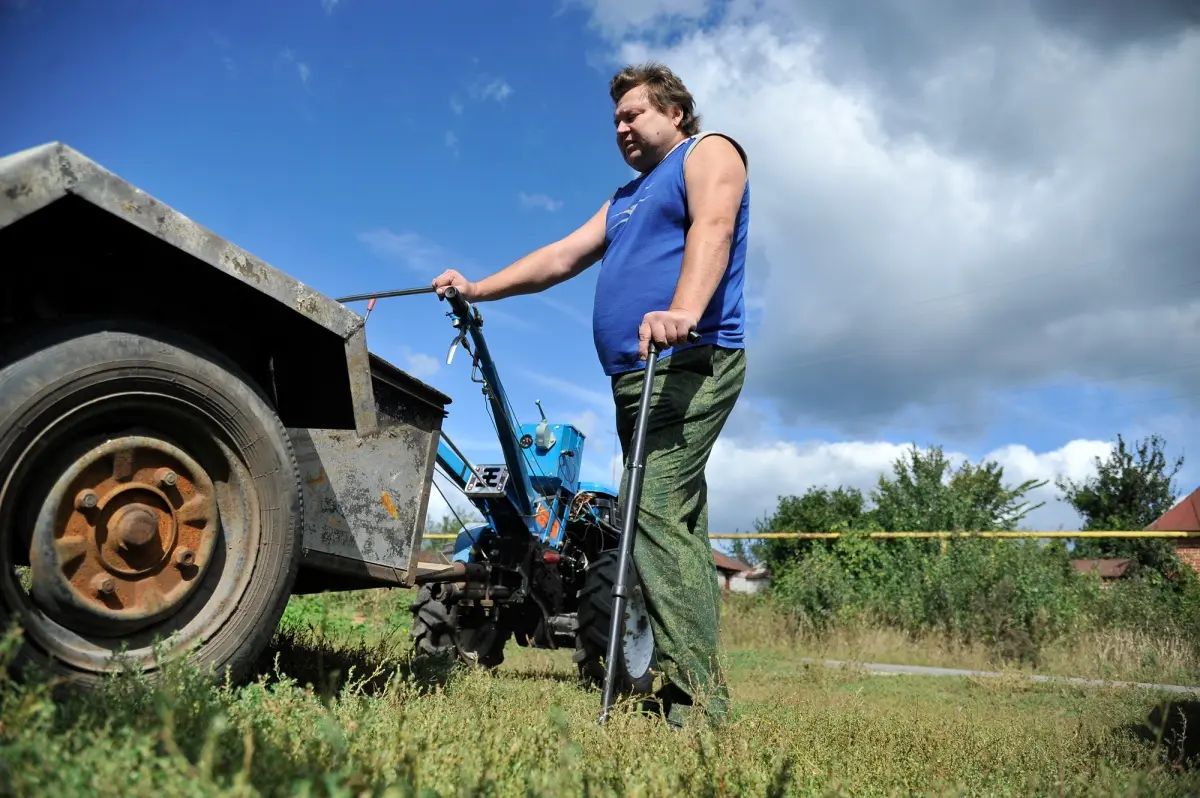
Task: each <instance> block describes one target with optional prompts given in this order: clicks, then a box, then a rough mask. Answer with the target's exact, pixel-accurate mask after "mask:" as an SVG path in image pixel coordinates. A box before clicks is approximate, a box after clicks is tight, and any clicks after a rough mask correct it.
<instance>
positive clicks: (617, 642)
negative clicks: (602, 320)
mask: <svg viewBox="0 0 1200 798" xmlns="http://www.w3.org/2000/svg"><path fill="white" fill-rule="evenodd" d="M657 361H658V347H657V346H655V344H654V341H653V340H651V341H650V356H649V357H647V358H646V370H645V376H644V377H643V381H642V397H641V400H640V401H639V403H638V414H637V423H636V425H635V426H634V431H633V448H632V450H631V451H630V453H629V465H628V466H627V467H626V471H627V472H628V474H629V489H628V490H627V492H626V494H625V495H626V498H625V513H624V515H623V516H622V518H621V541H620V544H619V546H618V547H617V581H616V584H615V585H613V612H612V623H611V625H610V626H609V630H608V657H607V659H606V660H605V663H604V664H605V674H604V707H603V709H602V710H601V712H600V725H602V726H603V725H604V724H605V722H607V721H608V716H609V713H610V711H611V710H612V704H613V693H614V692H615V690H616V682H617V661H618V660H617V657H618V656H619V652H620V649H621V640H622V638H623V637H624V635H623V634H621V632H622V631H623V630H622V627H623V626H624V625H625V603H626V601H627V600H628V598H629V593H628V588H629V585H628V583H627V582H626V579H625V575H626V574H627V573H628V572H629V558H630V555H631V554H632V553H633V538H634V536H635V535H636V534H637V518H638V512H637V511H638V505H639V504H640V502H641V498H642V480H643V478H644V477H645V476H646V429H647V427H648V426H649V422H650V395H651V393H652V392H653V390H654V367H655V365H656V364H657Z"/></svg>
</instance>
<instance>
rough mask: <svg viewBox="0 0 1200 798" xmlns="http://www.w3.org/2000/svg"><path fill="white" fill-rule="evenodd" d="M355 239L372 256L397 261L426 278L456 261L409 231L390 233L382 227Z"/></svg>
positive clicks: (434, 245) (439, 246) (442, 250)
mask: <svg viewBox="0 0 1200 798" xmlns="http://www.w3.org/2000/svg"><path fill="white" fill-rule="evenodd" d="M358 240H359V241H360V242H362V243H363V244H365V245H366V246H367V247H368V248H369V249H370V250H371V252H373V253H374V254H375V255H377V256H379V257H381V258H386V259H389V260H395V261H399V262H400V263H403V264H404V265H405V266H408V267H409V268H411V269H414V270H416V271H419V272H422V273H425V274H428V275H429V278H430V279H433V278H434V277H435V276H437V275H438V274H440V273H441V272H442V271H443V270H444V269H448V268H454V266H452V265H451V263H450V262H451V261H456V260H457V258H454V257H453V256H452V255H451V254H450V253H449V252H447V251H446V249H444V248H443V247H442V246H441V245H440V244H437V243H436V242H433V241H430V240H429V239H427V238H425V237H424V236H421V235H419V234H418V233H413V232H404V233H394V232H392V231H391V230H389V229H387V228H386V227H380V228H376V229H374V230H368V231H367V232H364V233H359V234H358Z"/></svg>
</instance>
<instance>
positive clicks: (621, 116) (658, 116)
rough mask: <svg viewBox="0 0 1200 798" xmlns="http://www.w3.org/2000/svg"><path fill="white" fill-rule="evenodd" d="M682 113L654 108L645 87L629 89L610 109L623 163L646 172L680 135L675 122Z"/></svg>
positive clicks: (675, 109) (660, 158) (676, 109)
mask: <svg viewBox="0 0 1200 798" xmlns="http://www.w3.org/2000/svg"><path fill="white" fill-rule="evenodd" d="M682 118H683V112H682V111H681V110H680V109H678V108H675V107H671V108H669V109H667V113H665V114H664V113H663V112H662V111H659V110H658V109H657V108H655V107H654V104H653V103H651V102H650V98H649V96H648V95H647V93H646V87H645V86H638V87H637V88H634V89H630V90H629V91H628V92H626V93H625V95H624V96H623V97H621V99H620V101H619V102H618V103H617V107H616V109H614V111H613V121H614V122H615V123H616V129H617V147H618V148H620V150H621V157H622V158H624V159H625V163H627V164H629V165H630V166H631V167H633V168H634V169H636V170H637V171H639V172H648V171H650V170H651V169H653V168H654V167H655V165H657V164H658V162H659V161H661V160H662V159H663V157H665V156H666V154H667V153H668V152H669V151H670V149H671V148H672V147H673V146H675V144H676V143H678V142H679V140H680V139H682V138H683V134H682V133H680V132H679V128H678V127H676V125H677V124H678V123H679V120H680V119H682Z"/></svg>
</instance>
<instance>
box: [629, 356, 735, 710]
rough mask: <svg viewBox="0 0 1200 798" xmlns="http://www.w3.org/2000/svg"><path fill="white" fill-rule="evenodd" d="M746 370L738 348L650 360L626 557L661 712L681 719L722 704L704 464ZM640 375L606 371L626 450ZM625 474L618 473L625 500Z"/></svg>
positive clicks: (725, 703) (717, 611)
mask: <svg viewBox="0 0 1200 798" xmlns="http://www.w3.org/2000/svg"><path fill="white" fill-rule="evenodd" d="M745 374H746V353H745V351H744V350H741V349H725V348H720V347H713V346H700V347H694V348H690V349H685V350H683V351H681V352H676V353H673V354H672V355H670V356H669V357H667V358H665V359H663V360H661V361H659V363H658V364H657V366H656V367H655V372H654V383H655V384H654V390H653V393H652V394H651V403H650V418H649V422H648V427H647V433H646V448H645V452H646V471H645V478H644V482H643V487H642V498H641V502H640V505H641V506H640V509H639V514H638V527H637V537H636V538H635V539H634V543H633V560H634V563H635V567H636V569H637V573H638V577H639V579H640V580H641V583H642V590H643V593H644V595H645V597H646V602H647V609H648V611H649V614H650V618H651V624H652V627H653V630H654V637H655V642H656V644H657V655H658V662H659V668H660V669H661V671H662V673H663V675H664V677H665V679H666V682H667V684H666V686H665V688H664V690H663V692H662V694H661V696H660V697H661V698H662V700H663V704H664V709H665V710H666V713H667V719H668V721H669V722H671V723H672V724H673V725H678V724H680V723H682V721H683V719H684V718H686V717H687V716H688V715H689V714H690V713H691V712H692V711H693V707H695V708H696V709H701V708H703V709H704V710H705V714H706V715H707V717H708V718H709V719H710V720H711V721H712V722H719V721H720V720H722V719H723V718H724V716H725V714H726V712H727V711H728V704H729V695H728V688H727V686H726V684H725V678H724V674H723V673H722V672H721V668H720V666H719V663H718V660H717V643H718V625H719V620H720V599H721V591H720V587H719V585H718V583H717V578H716V572H715V570H714V567H713V555H712V546H711V544H710V543H709V540H708V486H707V483H706V482H705V478H704V468H705V465H706V464H707V463H708V458H709V454H710V453H711V452H712V448H713V445H714V444H715V443H716V440H717V437H718V435H720V433H721V430H722V428H723V427H724V425H725V421H726V419H728V417H729V413H730V411H732V410H733V407H734V404H735V403H736V402H737V399H738V396H739V395H740V394H741V390H742V385H743V383H744V381H745ZM642 377H643V372H641V371H638V372H634V373H630V374H621V375H618V376H616V377H614V378H613V398H614V399H615V400H616V408H617V433H618V436H619V437H620V440H621V449H622V452H623V456H624V459H625V460H626V461H628V458H629V455H630V453H631V449H632V442H633V431H634V425H635V423H636V422H637V409H638V402H639V400H640V398H641V391H642ZM627 490H628V475H626V476H625V477H623V478H622V481H621V489H620V493H621V495H620V502H621V506H624V504H625V501H626V499H625V496H626V492H627Z"/></svg>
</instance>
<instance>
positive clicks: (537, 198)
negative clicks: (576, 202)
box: [517, 191, 563, 213]
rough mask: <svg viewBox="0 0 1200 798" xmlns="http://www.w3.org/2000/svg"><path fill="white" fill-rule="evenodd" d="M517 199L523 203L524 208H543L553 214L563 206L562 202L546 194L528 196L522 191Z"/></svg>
mask: <svg viewBox="0 0 1200 798" xmlns="http://www.w3.org/2000/svg"><path fill="white" fill-rule="evenodd" d="M517 198H518V199H519V200H520V201H521V207H522V208H541V209H542V210H545V211H550V212H551V213H554V212H555V211H557V210H558V209H559V208H561V207H562V205H563V203H562V200H558V199H554V198H553V197H550V196H547V195H545V194H527V193H525V192H524V191H522V192H520V193H519V194H518V195H517Z"/></svg>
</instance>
